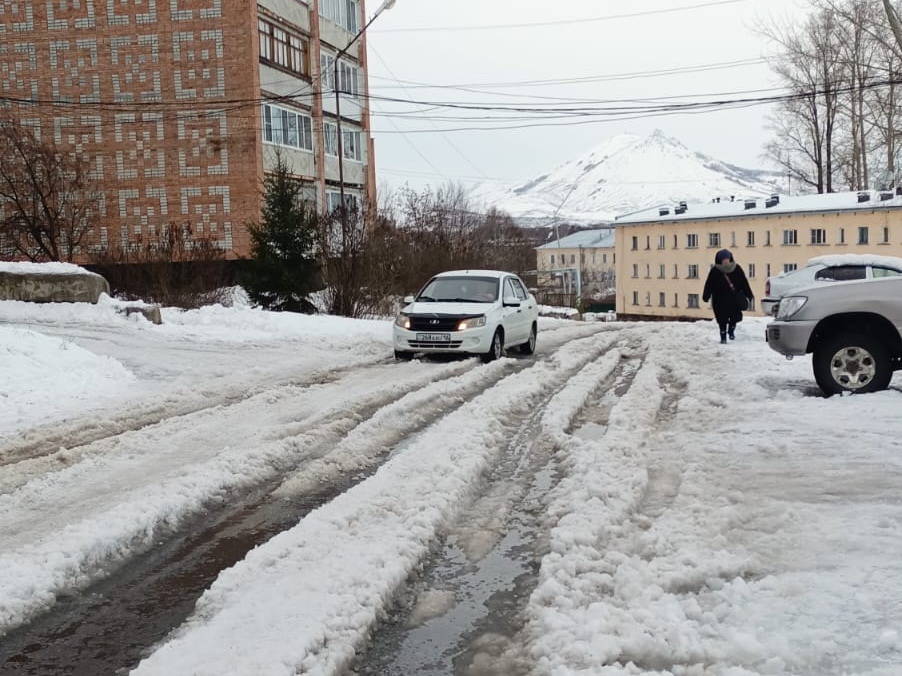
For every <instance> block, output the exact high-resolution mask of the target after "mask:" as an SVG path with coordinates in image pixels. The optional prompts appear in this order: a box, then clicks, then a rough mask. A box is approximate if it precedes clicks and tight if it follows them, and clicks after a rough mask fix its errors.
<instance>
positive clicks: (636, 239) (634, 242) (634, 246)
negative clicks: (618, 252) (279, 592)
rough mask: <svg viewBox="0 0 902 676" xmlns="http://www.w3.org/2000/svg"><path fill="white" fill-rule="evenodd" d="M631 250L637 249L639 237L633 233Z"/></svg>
mask: <svg viewBox="0 0 902 676" xmlns="http://www.w3.org/2000/svg"><path fill="white" fill-rule="evenodd" d="M632 250H633V251H638V250H639V238H638V237H636V236H635V235H634V236H633V249H632Z"/></svg>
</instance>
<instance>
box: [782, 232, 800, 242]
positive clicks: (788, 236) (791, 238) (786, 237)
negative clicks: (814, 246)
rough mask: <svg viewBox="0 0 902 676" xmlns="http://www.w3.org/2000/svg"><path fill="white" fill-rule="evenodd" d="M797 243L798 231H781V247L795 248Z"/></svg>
mask: <svg viewBox="0 0 902 676" xmlns="http://www.w3.org/2000/svg"><path fill="white" fill-rule="evenodd" d="M798 243H799V231H798V230H784V231H783V246H795V245H796V244H798Z"/></svg>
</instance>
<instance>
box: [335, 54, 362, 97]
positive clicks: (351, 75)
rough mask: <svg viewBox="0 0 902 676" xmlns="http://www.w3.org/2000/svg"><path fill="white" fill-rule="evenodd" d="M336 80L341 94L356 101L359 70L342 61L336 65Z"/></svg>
mask: <svg viewBox="0 0 902 676" xmlns="http://www.w3.org/2000/svg"><path fill="white" fill-rule="evenodd" d="M338 78H339V82H338V85H339V87H338V88H339V89H340V90H341V93H342V94H347V95H349V96H353V97H354V98H355V99H356V98H357V96H358V95H359V94H360V69H359V68H357V66H352V65H351V64H349V63H345V62H344V61H342V62H341V63H340V64H338Z"/></svg>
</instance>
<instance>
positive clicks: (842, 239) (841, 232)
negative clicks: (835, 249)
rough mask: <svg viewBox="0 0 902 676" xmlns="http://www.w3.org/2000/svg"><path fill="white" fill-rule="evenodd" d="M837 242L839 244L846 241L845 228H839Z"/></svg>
mask: <svg viewBox="0 0 902 676" xmlns="http://www.w3.org/2000/svg"><path fill="white" fill-rule="evenodd" d="M839 243H840V244H845V243H846V229H845V228H840V229H839Z"/></svg>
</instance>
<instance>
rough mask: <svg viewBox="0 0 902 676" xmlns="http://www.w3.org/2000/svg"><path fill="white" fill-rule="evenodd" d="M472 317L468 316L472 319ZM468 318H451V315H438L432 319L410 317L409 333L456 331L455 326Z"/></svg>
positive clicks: (460, 316) (461, 316)
mask: <svg viewBox="0 0 902 676" xmlns="http://www.w3.org/2000/svg"><path fill="white" fill-rule="evenodd" d="M472 316H473V315H470V317H472ZM468 318H469V317H467V316H463V315H459V316H451V315H439V316H437V317H436V316H432V317H417V316H415V315H412V316H411V317H410V329H409V330H410V331H431V332H439V331H457V325H458V324H460V322H461V320H463V319H468Z"/></svg>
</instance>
